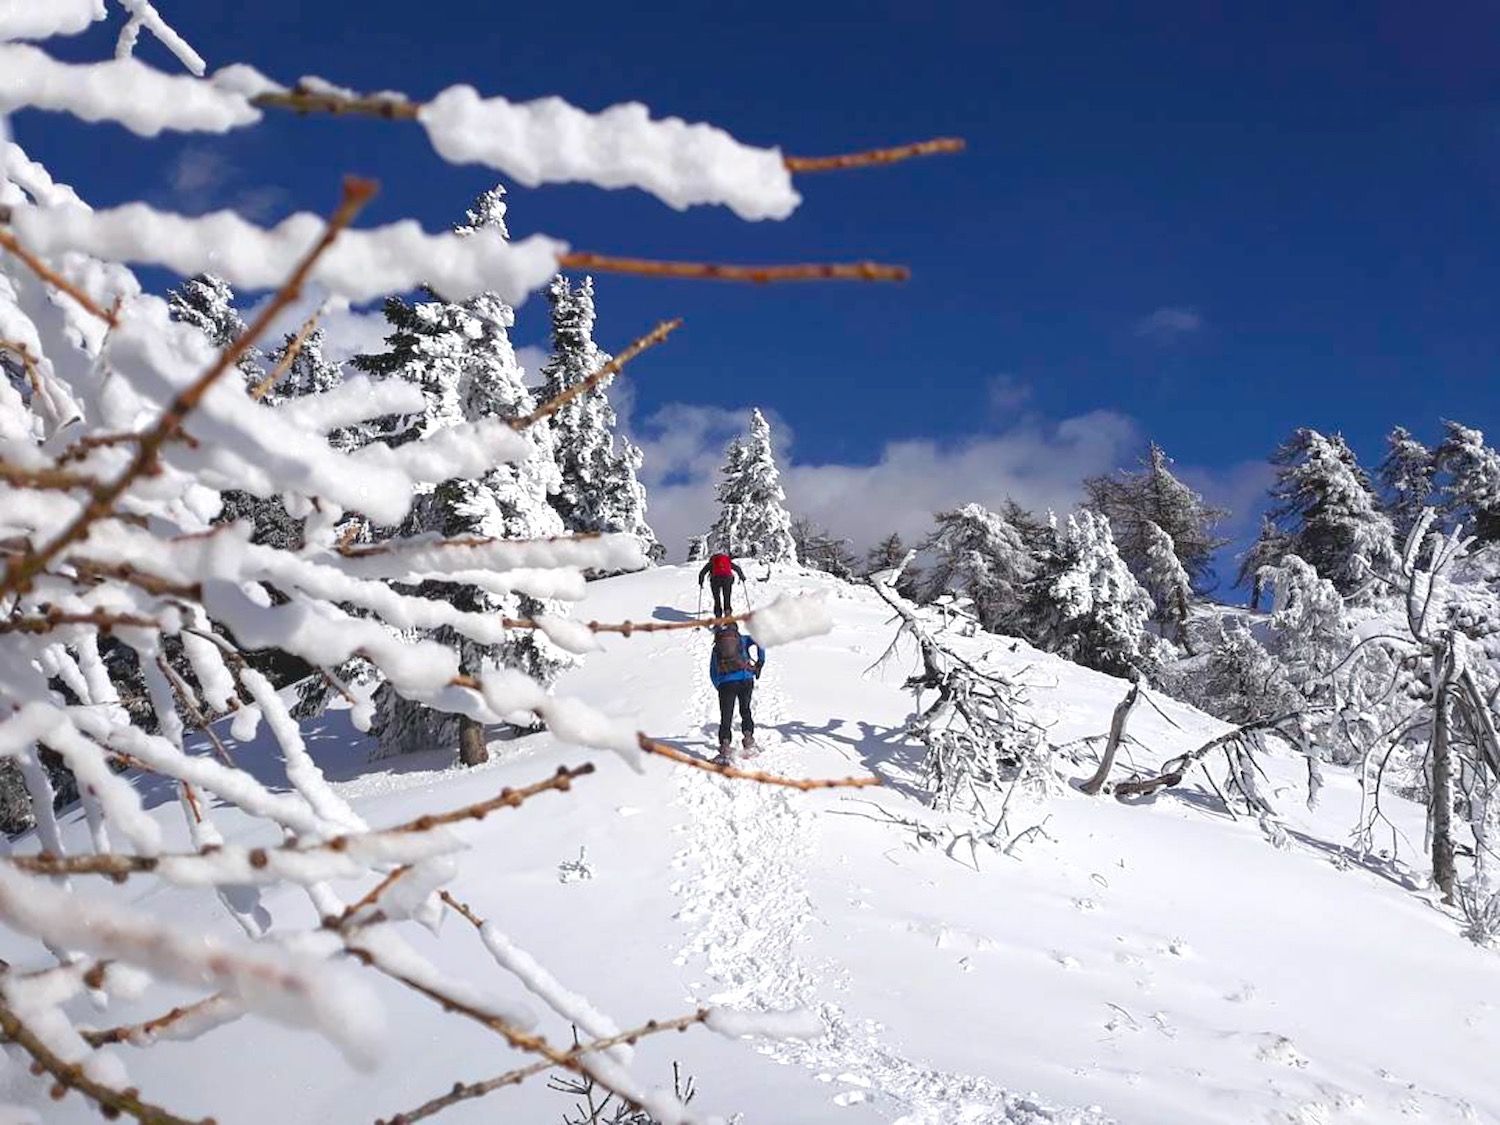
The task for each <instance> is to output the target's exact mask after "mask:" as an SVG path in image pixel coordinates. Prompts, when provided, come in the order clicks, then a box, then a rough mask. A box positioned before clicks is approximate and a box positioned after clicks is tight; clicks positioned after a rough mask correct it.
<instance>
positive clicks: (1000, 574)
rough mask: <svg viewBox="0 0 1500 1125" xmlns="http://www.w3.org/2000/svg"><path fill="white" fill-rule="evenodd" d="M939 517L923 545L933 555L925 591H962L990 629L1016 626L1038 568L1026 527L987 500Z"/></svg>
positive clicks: (927, 596) (933, 593)
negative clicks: (1023, 534) (1025, 535)
mask: <svg viewBox="0 0 1500 1125" xmlns="http://www.w3.org/2000/svg"><path fill="white" fill-rule="evenodd" d="M933 518H934V519H935V520H936V521H937V527H936V528H934V529H933V532H932V534H931V535H929V536H928V537H927V538H926V539H924V540H923V541H922V544H921V546H920V548H919V549H920V550H922V551H924V552H927V553H928V554H930V555H931V556H932V559H933V562H932V568H931V569H930V570H929V571H928V572H927V575H926V578H925V580H924V582H923V585H922V592H923V597H924V598H925V599H926V600H928V601H931V600H932V599H934V598H937V597H939V596H941V595H942V594H945V593H950V594H961V595H963V596H965V597H967V598H969V599H970V600H971V601H972V602H973V603H974V613H975V615H976V616H977V617H978V618H979V623H980V625H981V626H983V627H984V628H985V629H988V630H990V631H991V632H1003V631H1005V630H1007V629H1013V628H1015V625H1016V622H1017V614H1018V611H1019V610H1020V608H1021V599H1022V588H1023V587H1024V586H1025V585H1026V583H1027V582H1028V581H1030V579H1031V578H1032V576H1033V574H1034V573H1035V570H1036V560H1035V559H1034V558H1033V557H1032V555H1031V553H1030V552H1029V551H1028V550H1027V549H1026V544H1025V542H1024V541H1023V540H1022V538H1021V533H1020V532H1019V531H1018V530H1017V529H1016V528H1015V526H1014V525H1013V524H1011V522H1010V521H1009V520H1007V519H1006V518H1005V517H1004V516H1002V515H1000V514H999V513H997V512H992V511H990V510H989V509H988V508H985V507H984V506H983V505H981V504H965V505H964V506H963V507H962V508H955V509H953V510H952V511H947V512H939V513H937V515H936V516H934V517H933Z"/></svg>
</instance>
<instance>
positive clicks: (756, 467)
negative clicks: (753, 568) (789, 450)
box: [708, 408, 797, 563]
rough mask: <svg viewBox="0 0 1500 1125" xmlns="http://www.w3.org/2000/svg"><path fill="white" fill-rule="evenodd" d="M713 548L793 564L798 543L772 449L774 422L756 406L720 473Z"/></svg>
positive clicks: (710, 541) (710, 536)
mask: <svg viewBox="0 0 1500 1125" xmlns="http://www.w3.org/2000/svg"><path fill="white" fill-rule="evenodd" d="M708 545H709V548H710V549H711V550H715V551H728V552H729V553H730V554H732V555H736V556H738V557H741V558H755V559H760V560H761V561H763V562H767V563H794V562H796V561H797V544H796V541H795V540H794V539H793V537H792V517H791V513H789V512H788V511H787V510H786V493H784V492H783V491H782V490H781V472H780V470H779V469H777V467H776V454H775V452H774V450H773V449H772V448H771V424H770V423H769V422H767V421H766V419H765V415H763V414H762V413H761V412H760V410H759V409H758V408H757V409H756V410H755V411H754V412H752V414H751V416H750V433H749V434H748V435H747V436H746V437H744V438H736V439H735V441H733V442H732V443H731V444H730V446H729V449H728V450H727V451H726V453H725V457H724V466H723V468H721V469H720V470H719V517H718V519H717V520H715V521H714V525H713V527H712V529H710V531H709V533H708Z"/></svg>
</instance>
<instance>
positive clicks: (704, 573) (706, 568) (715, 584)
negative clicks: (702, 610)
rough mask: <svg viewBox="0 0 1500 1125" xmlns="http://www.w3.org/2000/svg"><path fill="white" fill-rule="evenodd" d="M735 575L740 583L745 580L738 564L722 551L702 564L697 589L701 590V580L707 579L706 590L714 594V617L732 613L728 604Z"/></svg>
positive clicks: (732, 609)
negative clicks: (738, 577)
mask: <svg viewBox="0 0 1500 1125" xmlns="http://www.w3.org/2000/svg"><path fill="white" fill-rule="evenodd" d="M736 574H738V575H739V576H740V581H741V582H743V581H744V580H745V572H744V571H743V570H741V569H740V564H739V563H737V562H735V561H734V560H733V559H732V558H730V557H729V555H728V554H726V553H725V552H723V551H720V552H718V553H717V554H715V555H712V556H710V558H709V560H708V561H707V562H706V563H704V564H703V569H702V570H700V571H699V572H698V589H700V590H701V589H703V580H704V579H705V578H707V579H708V588H709V589H710V590H712V591H713V592H714V616H715V617H727V616H728V615H729V614H731V613H733V612H734V607H733V606H731V605H730V604H729V603H730V593H731V588H732V587H733V586H734V576H735V575H736Z"/></svg>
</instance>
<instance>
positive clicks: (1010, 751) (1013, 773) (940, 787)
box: [867, 568, 1051, 843]
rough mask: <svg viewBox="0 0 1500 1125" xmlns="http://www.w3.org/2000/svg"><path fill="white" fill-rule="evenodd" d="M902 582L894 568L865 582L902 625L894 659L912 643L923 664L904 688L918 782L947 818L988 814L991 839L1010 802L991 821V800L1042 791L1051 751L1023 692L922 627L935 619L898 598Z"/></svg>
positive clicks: (898, 571) (1002, 823) (1048, 777)
mask: <svg viewBox="0 0 1500 1125" xmlns="http://www.w3.org/2000/svg"><path fill="white" fill-rule="evenodd" d="M899 580H900V569H899V568H897V569H895V570H887V571H881V572H878V573H876V574H874V575H872V576H871V577H870V578H869V579H868V580H867V581H868V583H869V585H870V586H871V588H872V589H874V590H875V592H876V593H878V594H879V595H880V596H881V597H882V598H883V599H884V600H885V602H886V604H887V605H889V606H890V607H891V608H892V609H894V610H895V611H896V614H897V616H898V618H899V619H900V621H901V627H900V629H899V631H898V633H897V636H896V640H895V641H893V642H892V646H891V650H890V651H891V652H892V653H894V651H895V650H896V647H897V646H898V645H899V644H900V642H901V640H902V639H903V638H907V637H909V638H910V639H911V640H912V641H914V642H915V644H916V646H917V651H918V653H919V655H920V658H921V661H922V668H921V671H920V672H917V673H915V674H913V675H912V676H910V677H909V678H908V679H907V681H906V686H907V687H908V688H910V689H912V691H913V692H914V693H915V695H916V702H917V714H916V716H915V717H914V718H913V719H912V720H911V721H910V723H908V725H907V733H908V734H910V735H911V736H912V737H913V738H914V739H916V740H917V742H919V743H921V745H922V746H923V747H924V748H925V753H924V755H923V758H922V765H921V777H922V783H923V786H924V788H925V789H926V790H927V794H928V797H927V799H928V803H929V804H930V805H931V806H932V807H933V808H936V809H942V810H944V811H948V812H962V813H971V812H977V813H980V814H989V815H990V817H991V819H992V821H993V827H992V829H991V835H993V834H994V833H995V832H998V831H999V830H1001V829H1003V827H1004V819H1005V818H1004V812H1003V810H1004V809H1005V808H1007V807H1008V801H1006V800H1002V801H1001V802H1000V803H999V804H998V805H997V806H996V808H998V809H1000V810H1002V811H1001V812H1000V816H999V819H994V814H993V813H990V812H989V804H990V801H989V798H990V797H991V796H992V795H994V794H996V793H999V792H1001V791H1003V790H1007V789H1008V790H1010V791H1014V790H1015V789H1017V788H1038V787H1040V788H1045V786H1046V784H1047V782H1048V781H1049V780H1050V775H1051V766H1050V763H1049V762H1048V760H1047V759H1048V754H1049V751H1050V748H1049V747H1048V746H1047V744H1046V742H1045V740H1044V739H1043V738H1042V731H1041V728H1040V727H1039V726H1038V725H1037V724H1036V723H1035V722H1034V721H1033V720H1032V719H1031V718H1030V717H1029V716H1028V715H1027V713H1026V705H1025V694H1024V692H1023V690H1022V688H1021V686H1020V685H1018V684H1016V683H1014V682H1012V681H1011V680H1010V679H1008V678H1007V677H1005V676H1002V675H1000V674H999V673H997V672H993V671H990V670H988V669H986V668H984V667H982V666H980V665H979V664H977V663H975V662H974V661H973V660H970V659H968V658H966V657H964V656H963V655H961V654H959V653H958V652H956V651H955V650H954V648H953V647H952V645H951V644H950V643H945V641H944V640H943V638H942V637H941V636H940V634H939V633H938V631H936V630H934V629H932V628H931V627H930V626H929V624H928V623H927V621H926V620H924V616H923V615H924V612H931V611H924V610H922V609H919V608H918V607H917V606H916V605H914V604H913V603H911V602H910V601H908V600H907V599H906V598H905V597H904V596H903V595H902V594H900V593H899V592H898V589H899V587H898V583H899ZM1001 842H1002V843H1003V841H1001Z"/></svg>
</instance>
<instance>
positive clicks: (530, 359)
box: [516, 344, 552, 387]
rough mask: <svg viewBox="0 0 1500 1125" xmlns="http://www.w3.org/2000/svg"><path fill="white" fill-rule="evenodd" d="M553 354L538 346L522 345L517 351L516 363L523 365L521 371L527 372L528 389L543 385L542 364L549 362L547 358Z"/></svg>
mask: <svg viewBox="0 0 1500 1125" xmlns="http://www.w3.org/2000/svg"><path fill="white" fill-rule="evenodd" d="M551 354H552V353H551V352H549V351H548V350H547V349H546V348H543V347H539V346H538V345H536V344H522V345H521V346H520V347H518V348H517V349H516V362H517V363H519V364H520V365H521V370H522V371H524V372H526V385H527V386H528V387H535V386H538V385H540V384H541V381H542V374H541V372H542V364H544V363H546V362H547V357H548V356H549V355H551Z"/></svg>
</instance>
